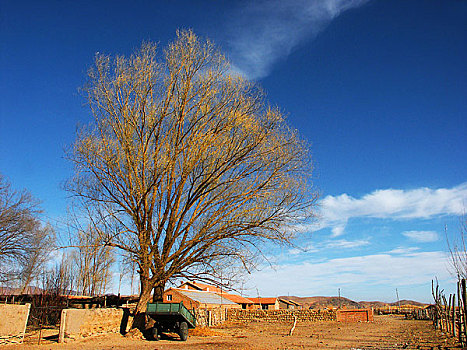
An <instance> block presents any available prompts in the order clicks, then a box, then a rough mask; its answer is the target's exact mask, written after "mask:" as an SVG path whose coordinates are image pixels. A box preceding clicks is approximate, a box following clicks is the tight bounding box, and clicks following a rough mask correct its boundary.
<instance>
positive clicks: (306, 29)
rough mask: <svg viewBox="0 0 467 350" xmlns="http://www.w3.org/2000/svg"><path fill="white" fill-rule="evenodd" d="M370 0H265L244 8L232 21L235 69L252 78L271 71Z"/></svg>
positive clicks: (232, 50) (231, 43)
mask: <svg viewBox="0 0 467 350" xmlns="http://www.w3.org/2000/svg"><path fill="white" fill-rule="evenodd" d="M368 1H369V0H319V1H310V0H287V1H283V0H261V1H256V2H251V3H248V5H246V7H245V8H242V9H241V12H240V11H239V13H237V14H236V15H235V16H234V17H235V18H237V19H236V20H235V21H233V22H231V23H230V26H231V27H230V31H231V34H230V36H231V39H230V40H229V47H230V59H231V60H232V62H233V64H234V67H233V68H234V71H237V72H239V73H240V74H242V75H244V76H246V77H247V78H249V79H258V78H262V77H265V76H267V75H268V74H269V72H270V70H271V67H272V66H273V64H274V63H275V62H277V61H278V60H281V59H284V58H286V57H287V56H288V55H289V54H290V53H291V52H292V50H293V49H294V48H295V47H296V46H297V45H299V44H300V43H301V42H303V41H305V40H311V39H313V38H315V37H316V35H318V33H319V32H321V31H322V30H324V29H325V28H326V26H327V25H328V24H329V23H330V22H331V21H332V20H333V19H334V18H336V17H337V16H339V15H340V14H341V13H343V12H344V11H347V10H349V9H352V8H356V7H359V6H361V5H363V4H365V3H366V2H368Z"/></svg>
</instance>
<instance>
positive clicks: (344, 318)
mask: <svg viewBox="0 0 467 350" xmlns="http://www.w3.org/2000/svg"><path fill="white" fill-rule="evenodd" d="M336 316H337V321H338V322H371V321H373V310H371V309H342V310H337V315H336Z"/></svg>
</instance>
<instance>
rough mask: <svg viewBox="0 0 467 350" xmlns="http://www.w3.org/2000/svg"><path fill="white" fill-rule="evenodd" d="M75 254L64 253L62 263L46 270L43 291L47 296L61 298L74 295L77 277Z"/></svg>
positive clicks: (72, 252) (43, 278) (43, 275)
mask: <svg viewBox="0 0 467 350" xmlns="http://www.w3.org/2000/svg"><path fill="white" fill-rule="evenodd" d="M74 254H75V252H74V251H64V252H63V254H62V256H61V260H60V262H57V263H56V264H55V266H53V267H48V268H44V270H43V271H42V289H43V290H44V291H46V293H47V294H51V295H55V296H60V295H68V294H72V293H74V290H75V287H76V276H77V267H76V265H75V262H74Z"/></svg>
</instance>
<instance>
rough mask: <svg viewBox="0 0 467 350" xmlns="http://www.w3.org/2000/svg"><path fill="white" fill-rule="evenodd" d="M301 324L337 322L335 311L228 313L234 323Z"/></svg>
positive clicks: (252, 311)
mask: <svg viewBox="0 0 467 350" xmlns="http://www.w3.org/2000/svg"><path fill="white" fill-rule="evenodd" d="M295 317H297V321H299V322H304V321H308V322H320V321H335V320H336V312H335V311H321V310H238V309H230V310H228V311H227V320H228V321H233V322H246V323H248V322H258V321H265V322H293V321H294V320H295Z"/></svg>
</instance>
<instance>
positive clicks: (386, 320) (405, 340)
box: [4, 315, 459, 350]
mask: <svg viewBox="0 0 467 350" xmlns="http://www.w3.org/2000/svg"><path fill="white" fill-rule="evenodd" d="M290 328H291V324H290V325H289V324H264V323H251V324H249V325H248V326H242V325H239V324H225V325H223V326H222V327H217V328H213V329H207V330H204V331H198V332H197V333H198V334H203V333H204V335H208V336H200V335H190V337H189V339H188V341H186V342H181V341H180V340H179V339H178V336H176V335H172V336H170V335H169V336H166V337H165V339H163V340H160V341H157V342H156V341H148V340H141V339H134V338H127V337H123V336H121V335H120V334H107V335H99V336H95V337H90V338H86V339H82V340H75V341H72V342H69V343H66V344H58V343H57V340H56V334H54V333H52V331H51V330H48V331H47V332H45V335H46V337H47V339H45V340H44V341H43V342H42V345H37V339H38V338H37V334H29V335H28V337H26V340H25V344H22V345H7V346H5V347H4V348H5V349H12V350H13V349H14V350H16V349H31V350H32V349H41V350H45V349H51V350H53V349H72V350H75V349H76V350H78V349H100V350H110V349H124V350H126V349H128V350H129V349H151V350H174V349H189V350H201V349H203V350H214V349H215V350H228V349H229V350H230V349H232V350H237V349H238V350H240V349H245V350H266V349H268V350H269V349H277V350H286V349H287V350H291V349H349V350H350V349H354V350H357V349H362V350H363V349H380V350H384V349H459V347H456V345H455V342H454V340H453V339H446V337H445V336H444V335H443V334H442V333H440V332H439V331H435V330H434V329H433V327H432V325H431V322H429V321H413V320H405V319H403V318H402V317H399V316H393V315H389V316H376V317H375V321H374V322H371V323H337V322H323V323H302V324H300V323H299V324H297V326H296V329H295V331H294V333H293V335H292V336H288V335H287V334H288V332H289V330H290ZM55 333H56V332H55Z"/></svg>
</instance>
